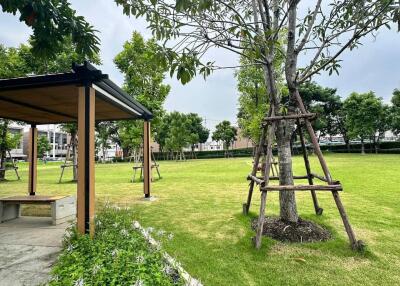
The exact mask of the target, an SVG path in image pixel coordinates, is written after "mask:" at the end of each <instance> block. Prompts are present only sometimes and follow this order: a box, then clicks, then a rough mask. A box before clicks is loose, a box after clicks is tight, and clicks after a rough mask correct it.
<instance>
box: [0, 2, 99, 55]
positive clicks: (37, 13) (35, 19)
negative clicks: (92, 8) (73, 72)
mask: <svg viewBox="0 0 400 286" xmlns="http://www.w3.org/2000/svg"><path fill="white" fill-rule="evenodd" d="M0 6H1V8H2V10H3V12H5V13H12V14H13V15H16V14H17V12H18V13H19V15H20V17H19V20H20V21H21V22H24V23H25V24H26V25H27V26H29V27H31V28H32V30H33V34H32V37H31V38H32V41H31V44H32V53H33V54H34V55H35V56H40V57H42V58H43V59H49V58H51V57H52V56H54V55H56V54H57V53H59V52H61V51H63V50H64V47H63V45H64V44H65V40H66V38H69V39H71V43H72V45H73V47H74V50H75V51H76V52H77V53H78V54H80V55H82V56H85V57H88V58H91V57H93V56H95V55H96V54H97V53H98V52H99V47H98V46H99V43H100V40H99V38H98V37H97V36H96V32H97V31H96V30H95V29H94V28H93V26H91V25H90V24H89V23H88V22H86V20H85V19H84V18H83V17H82V16H78V15H77V14H76V11H75V10H73V9H72V8H71V5H70V4H69V3H68V1H66V0H61V1H60V0H46V1H35V0H23V1H21V0H20V1H12V0H11V1H10V0H0Z"/></svg>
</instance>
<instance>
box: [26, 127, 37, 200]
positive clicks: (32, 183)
mask: <svg viewBox="0 0 400 286" xmlns="http://www.w3.org/2000/svg"><path fill="white" fill-rule="evenodd" d="M37 134H38V133H37V127H36V125H35V124H32V125H31V128H30V130H29V143H28V144H29V148H28V152H29V186H28V190H29V195H30V196H34V195H35V193H36V184H37Z"/></svg>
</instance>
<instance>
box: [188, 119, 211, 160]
mask: <svg viewBox="0 0 400 286" xmlns="http://www.w3.org/2000/svg"><path fill="white" fill-rule="evenodd" d="M186 120H187V125H188V132H189V144H190V147H191V149H192V158H195V153H194V148H195V146H196V144H201V143H205V142H206V141H207V139H208V137H209V135H210V131H209V130H208V129H207V128H205V127H204V126H203V124H202V122H203V120H202V118H201V117H200V116H199V115H198V114H196V113H189V114H187V115H186Z"/></svg>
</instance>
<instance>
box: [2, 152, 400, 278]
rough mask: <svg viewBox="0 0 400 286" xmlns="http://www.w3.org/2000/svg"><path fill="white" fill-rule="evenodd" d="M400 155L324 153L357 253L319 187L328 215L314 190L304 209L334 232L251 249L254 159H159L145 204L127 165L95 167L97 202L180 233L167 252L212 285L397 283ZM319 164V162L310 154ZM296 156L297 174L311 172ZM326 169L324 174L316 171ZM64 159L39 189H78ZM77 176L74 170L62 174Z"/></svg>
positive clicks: (301, 200) (301, 199) (44, 172)
mask: <svg viewBox="0 0 400 286" xmlns="http://www.w3.org/2000/svg"><path fill="white" fill-rule="evenodd" d="M399 159H400V156H399V155H365V156H360V155H347V154H343V155H327V156H326V160H327V161H328V164H329V166H330V168H331V172H332V174H333V177H334V179H338V180H340V181H341V182H342V184H343V186H344V192H343V193H342V200H343V203H344V205H345V207H346V210H347V213H348V215H349V218H350V221H351V223H352V225H353V228H354V230H355V233H356V235H357V238H358V239H362V240H363V241H365V242H366V244H367V245H368V250H367V252H366V253H365V254H359V253H355V252H352V251H351V250H350V248H349V244H348V240H347V236H346V234H345V232H344V228H343V225H342V222H341V219H340V217H339V213H338V211H337V209H336V207H335V204H334V201H333V198H332V196H331V194H329V193H325V192H321V193H319V200H320V204H321V206H322V207H323V208H324V214H323V216H322V217H316V216H315V215H314V213H313V206H312V200H311V196H310V194H308V193H302V194H299V195H298V208H299V213H300V215H301V216H302V217H303V218H307V219H311V220H314V221H316V222H318V223H320V224H323V225H325V226H326V227H328V228H329V229H330V230H331V231H332V232H333V236H334V238H333V239H332V240H331V241H328V242H324V243H313V244H284V243H279V242H276V241H273V240H271V239H269V238H264V239H263V246H262V248H261V250H259V251H257V250H255V249H254V248H253V247H252V244H251V237H252V236H253V235H254V232H253V231H252V230H251V229H250V219H251V218H252V217H254V216H256V215H257V211H258V207H259V193H258V192H255V196H254V199H253V202H254V204H253V205H252V207H251V215H250V216H248V217H245V216H243V215H242V213H241V211H242V203H243V202H244V201H245V198H246V196H247V190H248V182H247V181H246V179H245V178H246V176H247V174H248V173H249V171H250V169H251V158H238V159H212V160H196V161H188V162H161V163H160V168H161V173H162V176H163V179H162V180H160V181H156V182H155V183H154V184H153V189H154V190H153V195H155V196H156V197H157V198H158V200H157V201H155V202H143V201H142V200H141V198H142V191H141V190H142V186H141V184H140V183H133V184H132V183H130V177H131V171H132V169H131V166H130V164H114V165H101V164H99V165H97V166H96V168H97V169H96V194H97V199H98V202H104V201H106V200H108V201H110V202H112V203H116V204H117V203H118V204H120V205H122V206H124V205H131V206H133V208H134V209H135V212H136V213H137V218H138V220H139V221H140V222H141V223H142V224H143V225H145V226H154V227H155V228H157V229H163V230H166V231H169V232H173V233H174V234H175V236H174V239H173V240H172V241H169V242H166V244H165V248H166V250H167V251H168V252H169V253H170V254H172V255H173V256H175V257H176V258H177V259H178V260H179V261H181V262H182V264H183V266H184V268H186V269H187V270H188V271H189V272H190V273H191V274H192V275H193V276H194V277H197V278H200V280H201V281H202V282H203V283H204V284H205V285H299V284H300V285H356V284H357V285H399V284H400V271H399V269H400V243H399V239H400V175H399V174H400V160H399ZM311 162H312V166H314V169H316V166H317V164H316V163H317V161H316V158H315V157H311ZM302 164H303V163H302V160H301V157H295V159H294V167H295V174H304V173H305V172H304V168H303V165H302ZM20 169H21V175H22V178H23V179H22V181H13V180H14V175H13V174H12V173H11V172H9V174H8V179H9V180H10V181H7V182H3V183H0V196H8V195H13V194H23V193H24V192H26V190H27V169H26V165H23V164H20ZM318 172H319V173H321V172H320V171H319V170H318ZM59 173H60V167H59V165H56V164H54V163H48V164H47V165H46V166H44V165H39V170H38V176H39V177H38V194H75V189H76V187H75V185H74V184H72V183H63V184H57V181H58V176H59ZM68 177H70V173H67V174H66V175H65V178H68ZM267 214H269V215H273V214H274V215H276V214H278V197H277V194H276V193H274V194H272V195H269V196H268V202H267Z"/></svg>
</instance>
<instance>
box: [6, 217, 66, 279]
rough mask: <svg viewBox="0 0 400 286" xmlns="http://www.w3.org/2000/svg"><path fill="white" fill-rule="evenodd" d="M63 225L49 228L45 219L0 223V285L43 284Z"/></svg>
mask: <svg viewBox="0 0 400 286" xmlns="http://www.w3.org/2000/svg"><path fill="white" fill-rule="evenodd" d="M67 226H68V224H67V223H64V224H60V225H57V226H52V225H51V218H47V217H46V218H43V217H20V218H18V219H15V220H11V221H8V222H5V223H0V286H19V285H38V284H41V283H45V282H46V281H47V279H48V277H49V272H50V269H51V266H52V265H53V263H54V262H55V260H56V258H57V255H58V253H59V252H60V250H61V241H62V237H63V235H64V232H65V228H66V227H67Z"/></svg>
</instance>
